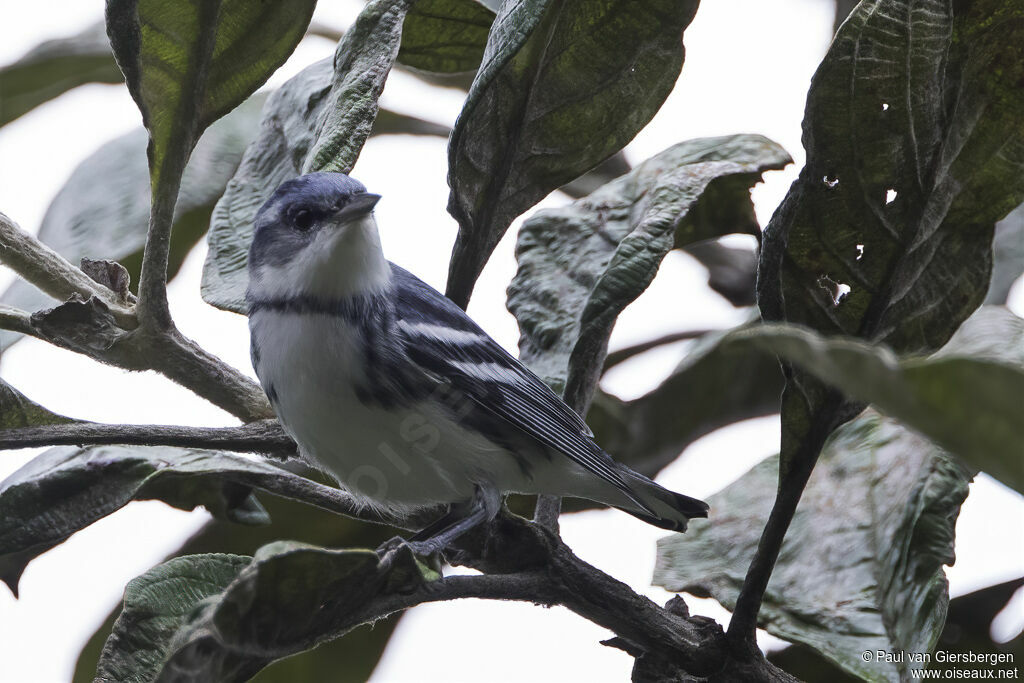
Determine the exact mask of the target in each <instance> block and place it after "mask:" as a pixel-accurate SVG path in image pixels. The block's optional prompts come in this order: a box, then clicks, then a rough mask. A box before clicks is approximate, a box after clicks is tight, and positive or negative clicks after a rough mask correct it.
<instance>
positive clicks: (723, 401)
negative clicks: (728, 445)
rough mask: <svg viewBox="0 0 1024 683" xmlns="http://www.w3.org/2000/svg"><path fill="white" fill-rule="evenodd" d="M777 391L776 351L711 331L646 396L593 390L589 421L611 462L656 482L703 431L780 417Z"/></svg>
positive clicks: (779, 383)
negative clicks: (625, 396)
mask: <svg viewBox="0 0 1024 683" xmlns="http://www.w3.org/2000/svg"><path fill="white" fill-rule="evenodd" d="M740 329H743V328H740ZM781 393H782V373H781V372H780V371H779V366H778V363H777V362H776V360H775V357H774V355H773V354H771V353H769V352H763V351H760V350H758V349H756V348H752V347H751V346H749V345H743V344H737V343H735V342H733V341H732V336H731V335H730V334H728V333H720V332H718V333H710V334H706V335H704V336H703V337H702V338H701V339H700V340H699V341H698V342H697V343H696V344H695V345H694V346H693V347H692V348H691V349H690V350H689V352H688V353H687V355H686V357H685V358H684V359H683V361H682V362H681V363H680V364H679V366H678V367H677V368H676V369H675V370H674V371H673V372H672V374H671V375H670V376H669V377H668V378H667V379H666V380H665V381H664V382H662V383H661V384H660V385H659V386H658V387H657V388H656V389H654V390H652V391H650V392H649V393H647V394H645V395H643V396H641V397H639V398H636V399H633V400H631V401H622V400H621V399H618V398H616V397H614V396H611V395H609V394H605V393H603V392H600V391H598V393H597V395H596V396H595V398H594V402H593V404H592V405H591V407H590V412H589V413H588V414H587V424H589V425H590V427H591V428H592V429H593V431H594V434H595V439H596V441H597V443H599V444H601V446H602V448H604V449H605V450H606V451H608V452H609V453H611V454H612V456H613V457H614V458H615V459H616V460H618V461H619V462H622V463H625V464H626V465H629V466H630V467H631V468H633V469H634V470H636V471H638V472H641V473H642V474H645V475H647V476H649V477H654V476H655V475H656V474H658V472H660V471H661V470H662V469H663V468H665V467H666V466H668V465H669V464H671V463H672V462H674V461H675V460H676V458H678V457H679V454H680V453H682V452H683V450H684V449H685V448H686V447H687V446H688V445H690V444H691V443H693V442H694V441H696V440H697V439H699V438H700V437H702V436H704V435H705V434H709V433H711V432H713V431H714V430H716V429H719V428H721V427H725V426H727V425H730V424H732V423H734V422H739V421H740V420H747V419H750V418H753V417H760V416H762V415H770V414H772V413H777V412H778V411H779V395H780V394H781Z"/></svg>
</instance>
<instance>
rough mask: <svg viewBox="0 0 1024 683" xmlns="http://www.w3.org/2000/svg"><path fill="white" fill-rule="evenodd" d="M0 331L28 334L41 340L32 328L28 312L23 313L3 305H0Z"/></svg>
mask: <svg viewBox="0 0 1024 683" xmlns="http://www.w3.org/2000/svg"><path fill="white" fill-rule="evenodd" d="M0 330H10V331H11V332H19V333H21V334H28V335H31V336H33V337H38V338H40V339H42V338H43V337H42V336H41V335H40V334H39V332H38V331H37V330H36V328H34V327H32V316H31V314H29V312H28V311H23V310H21V309H20V308H14V307H13V306H5V305H4V304H0Z"/></svg>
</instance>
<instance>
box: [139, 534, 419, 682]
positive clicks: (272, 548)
mask: <svg viewBox="0 0 1024 683" xmlns="http://www.w3.org/2000/svg"><path fill="white" fill-rule="evenodd" d="M436 577H437V574H435V573H434V572H432V571H431V570H429V569H426V568H424V567H423V566H422V565H420V564H419V563H418V562H417V561H416V559H415V558H414V557H413V555H412V552H411V551H409V550H408V548H405V549H403V550H400V551H398V552H396V553H393V554H389V555H387V556H385V558H384V560H382V559H381V558H380V557H379V556H378V555H377V553H376V552H374V551H372V550H328V549H326V548H318V547H316V546H310V545H306V544H303V543H296V542H293V541H279V542H276V543H271V544H269V545H267V546H264V547H263V548H261V549H260V550H259V551H257V553H256V556H255V557H254V558H253V559H252V562H251V563H250V564H249V566H248V567H245V568H244V569H242V571H241V572H239V574H238V577H237V578H236V579H235V580H234V581H233V582H232V583H231V584H230V585H228V586H227V588H226V589H225V590H224V591H223V592H222V593H220V594H218V595H216V596H211V597H210V598H209V599H207V600H206V601H205V602H204V603H203V604H202V605H201V606H200V607H199V608H198V609H196V610H194V611H193V612H192V614H191V616H190V618H189V619H188V621H187V622H186V623H185V624H184V625H183V626H182V627H181V628H180V629H179V630H178V632H177V633H176V634H175V636H174V638H173V639H172V641H171V643H170V646H169V648H168V656H167V659H166V661H165V662H164V664H163V667H162V669H161V671H160V674H159V676H158V677H157V679H156V680H160V681H185V680H190V681H191V680H211V681H212V680H247V679H248V678H249V677H251V676H252V675H253V674H255V673H256V672H257V671H259V670H260V669H261V668H263V667H264V666H266V665H267V664H268V663H269V662H270V661H272V660H274V659H279V658H282V657H286V656H288V655H290V654H294V653H296V652H302V651H304V650H308V649H310V648H312V647H315V646H316V645H318V644H319V643H321V642H324V641H326V640H328V639H331V638H337V637H338V636H340V635H343V634H344V633H346V632H347V631H349V630H351V629H352V628H354V627H355V626H357V625H358V624H359V623H361V619H363V620H365V619H366V617H361V616H360V615H361V611H362V610H363V609H364V608H365V607H367V606H368V605H370V604H371V603H372V602H373V601H375V600H379V599H384V598H386V597H387V596H391V595H397V594H402V593H408V592H411V591H413V590H415V589H417V588H419V587H421V586H422V585H423V584H424V583H426V582H428V581H430V580H433V579H434V578H436Z"/></svg>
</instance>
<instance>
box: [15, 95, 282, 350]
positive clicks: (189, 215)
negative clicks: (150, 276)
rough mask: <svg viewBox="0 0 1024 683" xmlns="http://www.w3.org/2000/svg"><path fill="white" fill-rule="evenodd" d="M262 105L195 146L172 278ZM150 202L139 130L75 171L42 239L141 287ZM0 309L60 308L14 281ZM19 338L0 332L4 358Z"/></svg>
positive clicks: (252, 105) (178, 217) (255, 102)
mask: <svg viewBox="0 0 1024 683" xmlns="http://www.w3.org/2000/svg"><path fill="white" fill-rule="evenodd" d="M263 101H264V98H263V97H262V96H255V97H253V98H250V100H249V101H248V102H246V103H245V104H243V105H242V106H241V107H239V108H238V109H236V110H235V111H233V112H231V114H229V115H228V116H226V117H224V119H223V120H221V121H218V122H217V123H216V124H215V125H213V126H211V127H210V129H209V130H208V131H207V132H206V133H205V134H204V135H203V137H202V138H201V139H200V140H199V144H198V145H196V149H195V152H194V153H193V154H192V157H191V159H190V160H189V163H188V166H187V167H186V168H185V173H184V175H183V176H182V182H181V192H180V194H179V195H178V203H177V206H176V207H175V214H174V229H173V231H172V233H171V254H170V256H171V258H170V262H169V264H168V271H169V274H170V276H171V277H173V276H174V274H175V273H177V271H178V268H179V267H180V266H181V262H182V261H183V260H184V259H185V256H186V255H187V254H188V252H189V251H190V250H191V249H192V247H193V246H194V245H195V243H196V242H197V241H198V240H199V238H200V237H201V236H202V235H203V233H205V232H206V230H207V227H208V226H209V224H210V214H211V213H212V211H213V207H214V204H215V203H216V202H217V200H218V199H219V198H220V196H221V195H222V194H223V193H224V188H225V187H227V184H228V180H230V179H231V176H232V174H233V173H234V172H235V169H236V168H237V167H238V163H239V161H240V160H241V158H242V153H243V151H244V150H245V147H246V145H247V144H248V143H249V141H250V140H252V138H253V136H254V135H255V133H256V129H257V122H258V120H259V115H260V108H261V107H262V105H263ZM149 194H150V187H149V178H148V174H147V171H146V132H145V131H144V130H142V129H139V130H136V131H132V132H131V133H128V134H126V135H122V136H120V137H118V138H115V139H114V140H111V141H110V142H108V143H106V144H104V145H103V146H101V147H100V148H99V149H98V150H96V151H95V152H93V153H92V154H91V155H90V156H89V157H87V158H86V159H85V160H84V161H83V162H82V163H80V164H79V165H78V166H77V167H76V168H75V170H74V171H72V173H71V177H70V178H69V179H68V181H67V182H66V183H65V184H64V187H62V188H61V190H60V192H58V193H57V196H56V197H54V199H53V201H52V202H51V203H50V206H49V208H48V209H47V210H46V214H45V215H44V216H43V222H42V226H41V227H40V229H39V239H40V240H42V242H43V243H44V244H46V245H48V246H50V247H51V248H53V249H54V250H55V251H56V252H57V253H59V254H60V255H61V256H63V257H64V258H66V259H67V260H69V261H71V262H72V263H78V262H79V261H80V260H81V259H82V258H85V257H88V258H93V259H108V260H112V261H117V262H119V263H121V264H122V265H124V266H125V267H126V268H127V269H128V273H129V275H130V276H131V279H132V281H133V282H137V281H138V275H139V268H140V266H141V264H142V248H143V247H144V246H145V244H146V230H147V227H148V224H149V206H150V197H149ZM0 302H3V303H6V304H10V305H12V306H16V307H18V308H21V309H23V310H28V311H35V310H39V309H42V308H48V307H51V306H54V305H55V303H54V300H53V299H51V298H49V297H48V296H46V295H45V294H43V293H42V292H40V291H39V290H38V289H36V288H35V287H33V286H32V285H30V284H28V283H27V282H25V281H23V280H17V281H15V282H14V283H13V284H12V285H11V287H10V288H9V289H8V290H7V291H6V292H4V294H3V296H0ZM20 338H21V337H20V335H18V334H16V333H13V332H8V331H0V350H2V349H4V348H6V347H8V346H10V345H11V344H12V343H14V342H15V341H17V340H18V339H20Z"/></svg>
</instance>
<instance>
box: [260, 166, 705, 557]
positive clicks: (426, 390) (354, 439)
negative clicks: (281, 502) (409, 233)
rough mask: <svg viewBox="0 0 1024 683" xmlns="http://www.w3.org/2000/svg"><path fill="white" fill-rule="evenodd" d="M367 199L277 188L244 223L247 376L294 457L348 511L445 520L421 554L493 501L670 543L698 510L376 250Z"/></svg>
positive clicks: (336, 185)
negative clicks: (532, 506)
mask: <svg viewBox="0 0 1024 683" xmlns="http://www.w3.org/2000/svg"><path fill="white" fill-rule="evenodd" d="M379 199H380V197H379V196H378V195H375V194H370V193H368V192H367V191H366V188H365V187H363V185H362V184H361V183H359V182H358V181H356V180H354V179H352V178H350V177H348V176H347V175H344V174H341V173H311V174H309V175H305V176H302V177H299V178H295V179H293V180H289V181H287V182H285V183H284V184H282V185H281V186H280V187H279V188H278V189H277V190H276V191H275V192H274V194H273V195H272V196H271V197H270V199H268V200H267V202H266V203H265V204H264V205H263V207H262V208H261V209H260V210H259V213H258V214H257V216H256V224H255V234H254V237H253V242H252V247H251V248H250V250H249V289H248V291H247V293H246V299H247V301H248V305H249V329H250V332H251V341H252V346H251V350H252V360H253V365H254V367H255V368H256V374H257V375H258V376H259V378H260V382H261V383H262V384H263V388H264V390H265V391H266V392H267V396H268V397H269V398H270V401H271V404H272V405H273V406H274V410H275V411H276V412H277V415H278V417H279V418H280V420H281V424H282V425H283V426H284V429H285V430H286V431H287V432H288V433H289V434H290V435H291V436H292V438H294V439H295V441H296V443H298V445H299V451H300V453H301V455H302V456H303V457H304V458H306V459H307V460H308V461H309V462H311V463H312V464H314V465H315V466H317V467H319V468H320V469H322V470H324V471H325V472H327V473H328V474H330V475H331V476H332V477H334V478H335V479H336V480H337V481H338V483H339V484H340V485H341V486H342V487H343V488H345V489H346V490H348V491H349V492H350V493H351V494H352V495H353V496H354V497H355V498H356V499H357V500H359V501H360V502H361V503H362V504H364V505H366V506H368V507H370V508H373V509H377V510H382V511H386V512H387V513H389V514H397V515H403V514H410V513H413V512H416V511H421V510H423V509H424V508H429V507H436V506H438V504H448V505H449V512H448V514H446V515H445V516H444V517H442V518H441V519H440V520H438V522H436V523H435V524H432V525H430V527H428V529H426V530H424V532H421V533H420V534H417V535H416V536H414V537H413V539H411V545H412V546H413V550H414V551H416V552H418V553H421V554H427V553H430V552H433V551H436V550H440V549H442V548H444V547H445V546H447V545H448V544H449V543H451V541H453V540H454V539H455V538H456V537H457V536H459V535H460V534H462V533H464V532H465V531H467V530H469V529H470V528H472V527H473V526H475V525H477V524H480V523H482V522H484V521H486V520H489V519H491V518H493V517H494V515H495V514H497V512H498V509H499V507H500V505H501V499H502V496H503V495H504V494H506V493H510V492H517V493H537V494H554V495H559V496H575V497H579V498H587V499H589V500H593V501H598V502H601V503H605V504H607V505H610V506H613V507H616V508H619V509H621V510H624V511H625V512H628V513H629V514H631V515H634V516H636V517H639V518H640V519H642V520H644V521H646V522H649V523H651V524H654V525H657V526H659V527H662V528H665V529H673V530H676V531H682V530H684V529H685V528H686V522H687V520H688V519H689V518H691V517H706V516H707V509H708V507H707V504H705V503H704V502H702V501H699V500H696V499H694V498H690V497H687V496H684V495H681V494H678V493H673V492H672V491H669V490H667V489H665V488H663V487H661V486H659V485H658V484H656V483H654V482H653V481H651V480H650V479H648V478H647V477H645V476H643V475H641V474H638V473H636V472H634V471H633V470H631V469H629V468H628V467H626V466H624V465H621V464H619V463H617V462H615V461H614V460H612V458H611V457H609V456H608V454H606V453H605V452H604V451H603V450H601V448H600V447H599V446H598V445H597V444H596V443H594V440H593V438H592V437H593V434H592V433H591V431H590V430H589V429H588V428H587V426H586V424H585V423H584V422H583V420H582V419H581V418H580V416H579V415H577V414H576V413H575V412H574V411H573V410H572V409H570V408H569V407H568V406H567V405H566V404H565V403H563V402H562V400H561V399H560V398H559V397H558V396H557V395H556V394H555V393H554V392H552V391H551V390H550V389H549V388H548V386H547V385H546V384H545V383H544V382H543V381H541V380H540V379H539V378H538V377H537V376H536V375H534V374H533V373H532V372H531V371H530V370H529V369H527V368H526V367H525V366H523V365H522V364H521V363H520V362H519V361H518V360H516V359H515V358H514V357H512V356H511V355H510V354H508V353H507V352H506V351H505V350H504V349H503V348H502V347H501V346H499V345H498V343H497V342H495V341H494V340H493V339H491V338H490V337H489V336H488V335H487V334H486V333H485V332H484V331H483V330H482V329H480V327H479V326H477V324H476V323H474V322H473V321H472V320H471V319H470V318H469V317H468V316H467V315H466V314H465V313H464V312H463V311H462V309H460V308H459V307H458V306H456V305H455V304H453V303H452V302H451V301H450V300H449V299H447V298H446V297H444V296H443V295H442V294H440V293H439V292H438V291H437V290H435V289H433V288H432V287H430V286H429V285H427V284H426V283H424V282H422V281H421V280H420V279H419V278H417V277H416V276H414V275H412V274H411V273H409V272H408V271H406V270H404V269H403V268H400V267H398V266H396V265H395V264H393V263H390V262H389V261H387V260H386V259H385V258H384V254H383V252H382V251H381V246H380V239H379V237H378V233H377V224H376V221H375V220H374V217H373V208H374V206H375V205H376V203H377V201H378V200H379Z"/></svg>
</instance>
